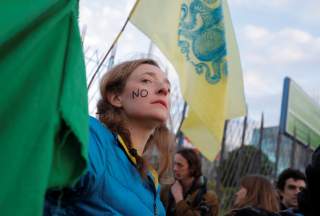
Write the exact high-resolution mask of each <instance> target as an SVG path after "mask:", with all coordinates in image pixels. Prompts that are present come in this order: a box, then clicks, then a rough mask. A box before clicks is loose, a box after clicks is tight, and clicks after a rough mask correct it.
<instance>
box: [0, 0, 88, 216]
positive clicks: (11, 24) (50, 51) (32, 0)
mask: <svg viewBox="0 0 320 216" xmlns="http://www.w3.org/2000/svg"><path fill="white" fill-rule="evenodd" d="M0 14H1V19H0V29H1V30H0V32H1V33H0V86H1V94H0V119H1V120H0V142H1V150H0V175H1V177H0V215H2V216H6V215H10V216H14V215H32V216H36V215H42V210H43V203H44V195H45V191H46V189H47V188H49V187H61V186H64V185H69V184H71V183H73V182H74V181H75V180H76V179H77V178H78V176H79V175H81V173H82V172H83V170H84V169H85V167H86V155H87V149H86V144H87V141H88V111H87V109H88V108H87V89H86V80H85V66H84V58H83V53H82V46H81V39H80V34H79V28H78V1H77V0H70V1H62V0H51V1H50V0H26V1H23V2H21V1H19V0H10V1H9V0H4V1H1V2H0Z"/></svg>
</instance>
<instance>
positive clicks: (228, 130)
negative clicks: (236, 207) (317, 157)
mask: <svg viewBox="0 0 320 216" xmlns="http://www.w3.org/2000/svg"><path fill="white" fill-rule="evenodd" d="M311 154H312V150H311V149H310V148H309V147H308V146H307V145H304V144H301V143H299V142H297V141H296V140H294V139H290V138H288V137H286V136H284V135H282V134H280V133H279V129H278V127H264V125H263V117H262V118H261V122H256V121H251V120H249V119H248V118H247V117H244V118H240V119H236V120H232V121H227V122H226V126H225V131H224V139H223V142H222V144H221V152H220V157H218V159H217V160H216V161H213V162H211V161H208V160H206V159H205V158H203V159H202V163H203V173H204V175H205V176H207V177H208V180H209V187H210V189H212V190H214V191H216V193H217V195H218V197H219V200H220V203H221V211H220V215H224V214H225V213H226V212H227V211H229V210H230V209H231V208H232V204H233V201H234V194H235V193H236V192H237V190H238V189H239V188H238V187H239V186H238V185H239V181H240V179H241V178H242V177H243V176H245V175H248V174H259V175H264V176H266V177H267V178H269V179H270V180H271V181H272V182H275V180H276V178H277V176H278V175H279V173H280V172H281V171H283V170H284V169H286V168H288V167H291V168H296V169H299V170H301V171H304V169H305V167H306V165H307V164H308V163H309V162H310V159H311Z"/></svg>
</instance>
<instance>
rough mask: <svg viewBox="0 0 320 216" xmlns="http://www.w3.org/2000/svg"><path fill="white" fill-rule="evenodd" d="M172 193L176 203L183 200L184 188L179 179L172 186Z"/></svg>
mask: <svg viewBox="0 0 320 216" xmlns="http://www.w3.org/2000/svg"><path fill="white" fill-rule="evenodd" d="M171 193H172V195H173V198H174V200H175V201H176V203H177V202H179V201H181V200H183V188H182V185H181V184H180V182H179V181H175V182H174V184H173V185H172V186H171Z"/></svg>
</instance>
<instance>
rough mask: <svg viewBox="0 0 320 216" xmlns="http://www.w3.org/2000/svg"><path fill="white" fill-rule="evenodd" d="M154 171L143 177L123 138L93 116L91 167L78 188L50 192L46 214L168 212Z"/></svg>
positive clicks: (90, 150) (138, 213) (159, 213)
mask: <svg viewBox="0 0 320 216" xmlns="http://www.w3.org/2000/svg"><path fill="white" fill-rule="evenodd" d="M152 173H153V172H149V174H148V178H147V179H142V178H141V176H140V174H139V172H138V170H137V168H136V167H135V161H134V158H133V157H132V156H131V155H130V153H129V151H128V150H127V149H126V146H125V145H124V143H123V141H122V140H121V137H119V136H117V135H115V134H113V133H111V131H110V130H109V129H107V128H106V127H105V126H104V125H103V124H101V123H100V122H99V121H98V120H97V119H95V118H92V117H90V141H89V165H88V170H87V172H86V174H85V175H84V176H82V177H81V179H80V180H79V182H78V183H77V185H76V186H75V187H74V188H71V189H68V190H65V191H64V192H63V194H62V195H61V193H59V195H57V196H54V193H53V196H52V194H51V195H50V193H49V194H48V196H47V197H46V206H45V212H44V213H45V215H95V216H98V215H104V216H105V215H130V216H135V215H139V216H140V215H143V216H148V215H161V216H162V215H165V210H164V207H163V205H162V203H161V201H160V194H159V192H160V188H159V185H158V179H157V176H155V175H153V174H152ZM58 197H60V198H59V199H58V200H59V201H57V198H58ZM61 197H62V198H61Z"/></svg>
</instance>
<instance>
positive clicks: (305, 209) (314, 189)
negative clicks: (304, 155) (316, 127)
mask: <svg viewBox="0 0 320 216" xmlns="http://www.w3.org/2000/svg"><path fill="white" fill-rule="evenodd" d="M306 178H307V188H306V189H305V190H303V191H302V192H301V193H300V194H299V195H298V203H299V208H300V210H301V212H302V213H303V215H304V216H319V215H320V210H319V207H320V205H319V204H320V199H319V195H320V146H319V147H318V148H317V149H316V150H315V152H314V153H313V155H312V161H311V164H310V165H308V166H307V168H306Z"/></svg>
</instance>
